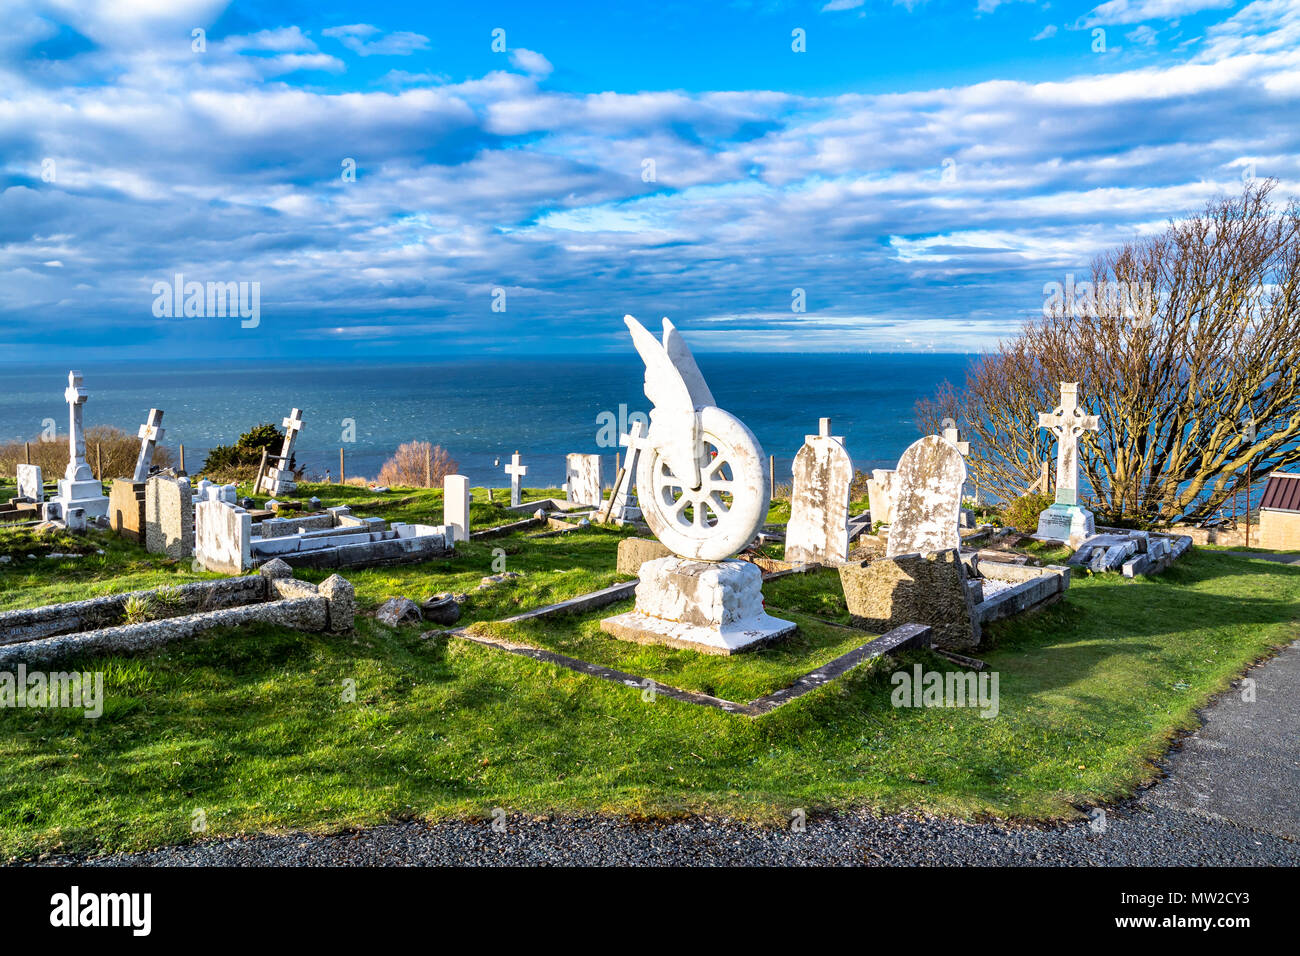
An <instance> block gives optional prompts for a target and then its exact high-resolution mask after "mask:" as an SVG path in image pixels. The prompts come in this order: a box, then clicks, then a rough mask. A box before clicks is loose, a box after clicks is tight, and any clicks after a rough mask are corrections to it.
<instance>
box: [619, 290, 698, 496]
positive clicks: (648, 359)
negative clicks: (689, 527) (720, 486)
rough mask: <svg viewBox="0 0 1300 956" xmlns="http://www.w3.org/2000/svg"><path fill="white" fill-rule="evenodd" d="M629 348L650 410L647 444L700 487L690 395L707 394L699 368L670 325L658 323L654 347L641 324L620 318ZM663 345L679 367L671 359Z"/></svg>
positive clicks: (693, 404) (695, 421)
mask: <svg viewBox="0 0 1300 956" xmlns="http://www.w3.org/2000/svg"><path fill="white" fill-rule="evenodd" d="M623 321H624V322H626V323H627V327H628V331H630V332H631V333H632V344H633V345H635V346H636V350H637V352H638V353H639V354H640V355H641V360H642V361H643V362H645V397H646V398H648V399H650V402H651V404H652V405H653V406H654V407H653V408H652V409H651V410H650V434H649V438H650V441H651V443H652V444H654V445H656V446H657V447H659V448H661V449H663V454H664V458H665V459H666V460H667V462H668V467H669V468H671V469H672V472H673V475H674V476H676V477H677V478H679V479H681V480H682V481H684V482H686V483H687V484H688V485H689V486H690V487H692V488H698V487H699V484H700V461H699V452H698V449H699V421H698V418H697V416H696V414H695V409H696V408H697V407H702V406H697V402H696V397H697V396H702V397H704V398H707V400H708V401H707V402H706V404H710V405H711V404H712V403H713V396H712V394H710V392H709V388H708V386H707V385H705V384H704V377H703V376H702V375H700V370H699V367H698V366H696V364H695V359H694V358H693V357H692V356H691V353H690V350H689V349H688V348H686V343H685V342H683V341H681V335H680V334H679V333H678V332H677V330H676V329H675V328H673V325H672V323H671V322H669V321H668V320H667V319H664V343H665V344H663V345H660V344H659V342H658V340H656V339H655V337H654V336H653V335H651V334H650V333H649V332H648V331H646V328H645V326H643V325H642V324H641V323H640V322H638V321H637V320H636V319H634V318H633V317H632V316H630V315H625V316H623ZM669 345H671V346H672V350H673V352H675V353H676V355H677V357H678V358H679V359H684V365H679V364H678V363H677V362H675V361H674V356H673V354H672V353H670V351H669Z"/></svg>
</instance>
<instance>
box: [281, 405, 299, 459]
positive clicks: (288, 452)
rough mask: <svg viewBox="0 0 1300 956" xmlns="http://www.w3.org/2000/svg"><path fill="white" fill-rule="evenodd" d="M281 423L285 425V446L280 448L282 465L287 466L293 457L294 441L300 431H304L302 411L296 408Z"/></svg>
mask: <svg viewBox="0 0 1300 956" xmlns="http://www.w3.org/2000/svg"><path fill="white" fill-rule="evenodd" d="M280 424H281V425H283V426H284V447H283V448H282V449H280V467H282V468H287V467H288V463H289V459H290V458H292V457H293V443H294V442H295V441H296V440H297V438H298V432H300V431H302V426H303V420H302V412H300V411H299V410H298V409H296V408H295V409H294V410H293V411H291V412H290V413H289V417H288V418H286V419H285V420H284V421H282V422H280Z"/></svg>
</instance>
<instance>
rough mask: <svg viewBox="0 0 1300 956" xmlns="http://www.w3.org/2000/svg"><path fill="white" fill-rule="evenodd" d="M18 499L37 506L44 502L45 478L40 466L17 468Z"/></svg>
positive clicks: (20, 466)
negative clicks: (32, 502) (23, 499)
mask: <svg viewBox="0 0 1300 956" xmlns="http://www.w3.org/2000/svg"><path fill="white" fill-rule="evenodd" d="M18 497H19V498H25V499H26V500H27V501H34V502H36V503H37V504H39V503H41V502H42V501H44V500H45V478H44V476H43V475H42V474H41V466H40V465H19V466H18Z"/></svg>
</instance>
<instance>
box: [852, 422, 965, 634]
mask: <svg viewBox="0 0 1300 956" xmlns="http://www.w3.org/2000/svg"><path fill="white" fill-rule="evenodd" d="M936 437H937V436H936ZM967 580H968V579H967V575H966V569H965V566H964V565H963V564H962V562H961V559H960V557H959V553H958V552H957V550H956V549H952V550H947V551H941V552H938V553H930V554H899V555H896V556H892V557H888V558H877V559H876V560H874V561H871V562H869V563H866V564H862V565H857V564H848V565H841V566H840V584H841V586H842V587H843V589H844V599H845V602H846V604H847V605H848V610H849V614H850V616H851V617H852V619H853V623H854V624H855V625H856V626H858V627H863V628H866V629H867V630H870V631H875V632H877V633H881V634H883V633H885V632H886V631H889V630H893V629H894V628H895V627H899V626H901V625H903V624H928V625H930V627H932V628H933V629H934V633H933V638H932V640H933V642H934V646H935V647H941V648H944V649H946V650H952V651H963V650H970V649H971V648H974V647H976V646H978V645H979V642H980V630H979V628H978V627H977V625H976V619H975V608H974V599H973V595H972V593H971V590H970V588H968V587H967Z"/></svg>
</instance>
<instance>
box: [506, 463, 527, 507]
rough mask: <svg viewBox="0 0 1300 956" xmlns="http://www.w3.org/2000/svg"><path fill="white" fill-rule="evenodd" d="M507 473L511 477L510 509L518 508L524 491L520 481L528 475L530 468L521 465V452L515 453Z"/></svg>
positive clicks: (507, 467)
mask: <svg viewBox="0 0 1300 956" xmlns="http://www.w3.org/2000/svg"><path fill="white" fill-rule="evenodd" d="M505 472H506V474H507V475H509V476H510V507H512V508H518V507H519V505H520V503H521V502H522V500H523V499H522V494H521V492H522V491H523V489H522V488H521V487H520V484H519V480H520V479H521V478H523V477H524V475H526V474H528V468H527V466H525V465H522V464H520V461H519V452H515V453H514V455H512V456H511V458H510V464H508V465H506V467H505Z"/></svg>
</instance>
